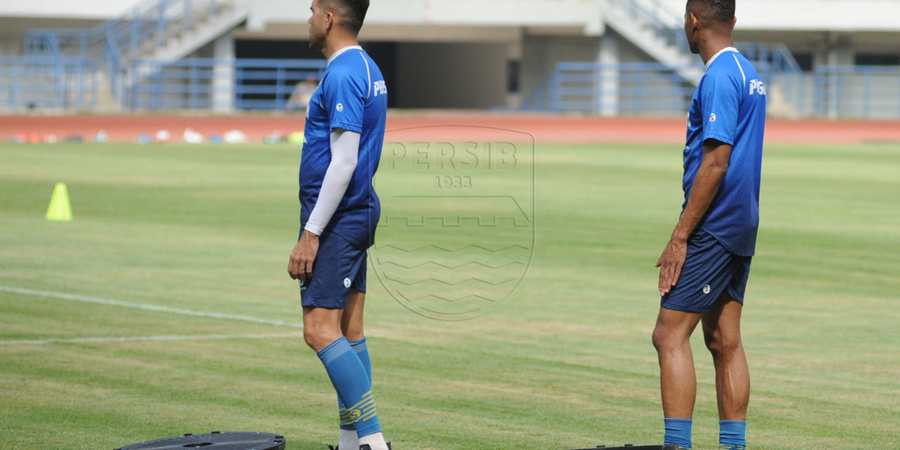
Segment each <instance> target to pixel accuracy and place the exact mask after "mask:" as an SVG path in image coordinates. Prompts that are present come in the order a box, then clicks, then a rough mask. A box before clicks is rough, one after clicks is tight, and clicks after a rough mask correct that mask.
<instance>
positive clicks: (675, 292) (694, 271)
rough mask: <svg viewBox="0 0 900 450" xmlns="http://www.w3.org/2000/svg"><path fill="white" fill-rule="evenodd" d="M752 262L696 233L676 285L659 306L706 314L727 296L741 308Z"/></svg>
mask: <svg viewBox="0 0 900 450" xmlns="http://www.w3.org/2000/svg"><path fill="white" fill-rule="evenodd" d="M752 259H753V257H752V256H738V255H735V254H734V253H731V252H729V251H728V250H727V249H725V247H724V246H723V245H722V244H720V243H719V241H717V240H716V238H714V237H713V236H712V235H710V234H708V233H706V232H704V231H697V232H695V233H694V234H693V235H691V237H690V239H688V242H687V259H686V260H685V262H684V268H683V269H681V277H679V278H678V283H677V284H676V285H675V287H673V288H672V290H671V291H670V292H669V293H668V294H666V295H664V296H663V297H662V300H661V302H660V304H661V305H662V307H663V308H666V309H672V310H675V311H684V312H692V313H706V312H709V310H711V309H712V307H713V305H715V303H716V300H718V299H719V297H720V296H721V295H722V293H723V292H727V293H728V295H730V296H731V298H733V299H735V300H737V301H738V302H740V303H741V304H742V305H743V304H744V291H745V290H746V288H747V279H748V278H749V276H750V261H751V260H752Z"/></svg>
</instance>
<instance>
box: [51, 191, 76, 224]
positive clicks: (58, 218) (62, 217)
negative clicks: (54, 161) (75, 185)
mask: <svg viewBox="0 0 900 450" xmlns="http://www.w3.org/2000/svg"><path fill="white" fill-rule="evenodd" d="M47 220H49V221H52V222H71V221H72V206H71V205H70V204H69V191H68V190H67V189H66V183H56V188H55V189H53V198H51V199H50V207H49V208H47Z"/></svg>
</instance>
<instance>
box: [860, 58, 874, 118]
mask: <svg viewBox="0 0 900 450" xmlns="http://www.w3.org/2000/svg"><path fill="white" fill-rule="evenodd" d="M871 96H872V72H871V71H870V70H867V71H866V72H865V73H864V74H863V104H862V109H863V110H862V116H863V117H865V118H867V119H870V118H871V112H872V111H871V107H872V102H871Z"/></svg>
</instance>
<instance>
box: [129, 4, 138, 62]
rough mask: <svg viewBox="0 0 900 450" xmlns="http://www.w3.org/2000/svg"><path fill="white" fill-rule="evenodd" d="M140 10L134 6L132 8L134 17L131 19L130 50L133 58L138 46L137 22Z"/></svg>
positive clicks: (135, 55) (135, 56)
mask: <svg viewBox="0 0 900 450" xmlns="http://www.w3.org/2000/svg"><path fill="white" fill-rule="evenodd" d="M139 17H140V12H139V11H138V8H137V7H136V6H135V8H134V17H133V18H132V19H131V45H130V47H131V48H130V52H129V53H131V59H132V60H134V59H135V58H137V47H138V22H139V20H138V19H139Z"/></svg>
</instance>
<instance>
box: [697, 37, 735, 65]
mask: <svg viewBox="0 0 900 450" xmlns="http://www.w3.org/2000/svg"><path fill="white" fill-rule="evenodd" d="M728 47H734V41H733V40H732V39H731V36H704V37H703V39H701V40H700V58H701V59H702V60H703V64H707V63H709V60H711V59H712V58H713V56H716V55H717V54H718V53H719V52H721V51H722V50H723V49H726V48H728Z"/></svg>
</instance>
